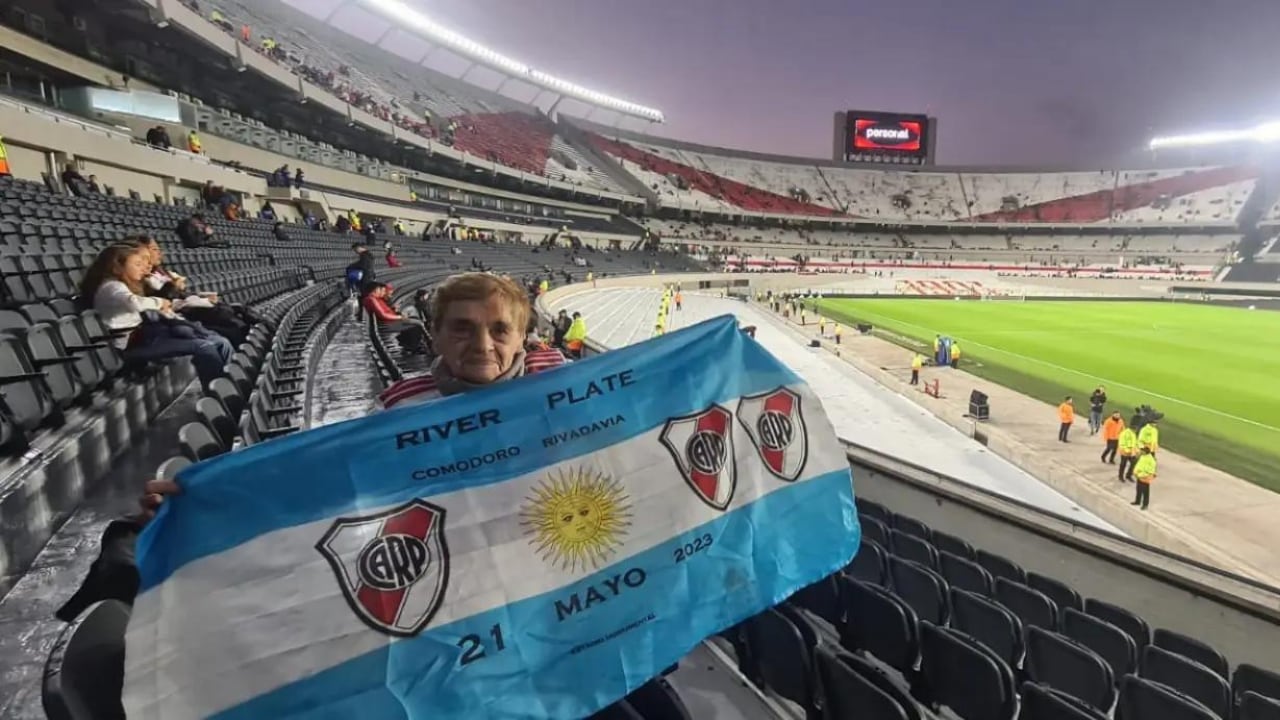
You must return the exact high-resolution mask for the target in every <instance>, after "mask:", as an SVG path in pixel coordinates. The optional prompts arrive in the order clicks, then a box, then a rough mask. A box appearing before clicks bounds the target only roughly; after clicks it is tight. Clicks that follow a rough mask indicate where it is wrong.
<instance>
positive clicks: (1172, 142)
mask: <svg viewBox="0 0 1280 720" xmlns="http://www.w3.org/2000/svg"><path fill="white" fill-rule="evenodd" d="M1236 142H1253V143H1274V142H1280V122H1269V123H1263V124H1261V125H1257V126H1255V127H1251V128H1244V129H1242V130H1215V131H1210V132H1199V133H1190V134H1187V135H1169V136H1166V137H1158V138H1153V139H1152V140H1151V149H1152V150H1159V149H1160V148H1168V147H1194V146H1200V145H1219V144H1222V143H1236Z"/></svg>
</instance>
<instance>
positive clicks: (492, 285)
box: [431, 272, 532, 330]
mask: <svg viewBox="0 0 1280 720" xmlns="http://www.w3.org/2000/svg"><path fill="white" fill-rule="evenodd" d="M495 296H496V297H497V298H498V299H499V300H501V301H502V302H503V303H504V304H505V305H508V306H510V308H511V316H512V321H513V325H514V326H515V327H516V328H519V329H523V328H524V327H525V326H526V325H528V323H529V316H530V315H531V314H532V309H531V308H530V307H529V296H528V295H527V294H525V291H524V288H522V287H520V286H519V285H518V284H516V282H515V281H514V280H512V279H510V278H506V277H498V276H497V275H490V274H488V273H479V272H473V273H461V274H458V275H453V276H451V277H449V278H447V279H446V280H445V281H444V282H442V283H440V285H439V286H438V287H437V288H436V294H435V297H433V298H432V299H431V328H432V330H439V329H440V325H441V323H442V322H443V321H444V313H445V310H446V309H447V308H448V307H449V304H450V303H454V302H462V301H467V300H488V299H489V298H491V297H495Z"/></svg>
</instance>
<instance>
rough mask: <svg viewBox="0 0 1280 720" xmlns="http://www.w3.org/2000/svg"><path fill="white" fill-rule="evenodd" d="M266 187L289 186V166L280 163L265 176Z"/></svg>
mask: <svg viewBox="0 0 1280 720" xmlns="http://www.w3.org/2000/svg"><path fill="white" fill-rule="evenodd" d="M267 186H268V187H289V166H288V165H281V166H280V167H278V168H276V170H275V172H273V173H271V174H270V175H268V176H267Z"/></svg>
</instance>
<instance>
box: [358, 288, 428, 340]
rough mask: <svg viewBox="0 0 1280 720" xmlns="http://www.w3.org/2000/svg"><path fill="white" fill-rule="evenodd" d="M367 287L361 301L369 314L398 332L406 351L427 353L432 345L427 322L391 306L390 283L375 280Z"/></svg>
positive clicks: (389, 328) (381, 324)
mask: <svg viewBox="0 0 1280 720" xmlns="http://www.w3.org/2000/svg"><path fill="white" fill-rule="evenodd" d="M367 288H368V290H367V292H366V293H365V296H364V300H362V301H361V302H362V303H363V304H364V308H365V309H366V310H368V311H369V314H370V315H372V316H373V318H374V319H375V320H377V321H378V326H379V327H381V328H384V329H386V330H387V331H389V332H393V333H397V338H396V340H397V342H399V343H400V347H401V348H402V349H403V350H404V351H405V352H407V353H409V354H412V355H425V354H427V353H428V352H429V351H430V345H429V343H428V335H427V326H426V324H425V323H423V321H422V320H415V319H413V318H410V317H405V316H404V315H402V314H400V313H399V312H397V311H396V309H395V308H393V307H392V306H391V304H390V303H389V301H388V298H389V297H390V295H391V287H390V286H389V285H384V284H383V283H379V282H375V283H371V284H370V285H368V286H367Z"/></svg>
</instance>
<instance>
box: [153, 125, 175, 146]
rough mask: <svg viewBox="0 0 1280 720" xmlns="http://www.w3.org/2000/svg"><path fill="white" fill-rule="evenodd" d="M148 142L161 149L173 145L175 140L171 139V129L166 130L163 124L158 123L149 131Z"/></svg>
mask: <svg viewBox="0 0 1280 720" xmlns="http://www.w3.org/2000/svg"><path fill="white" fill-rule="evenodd" d="M147 144H148V145H150V146H151V147H154V148H159V149H161V150H168V149H169V148H171V147H173V141H171V140H170V139H169V131H168V130H165V129H164V126H163V125H157V126H155V127H153V128H151V129H150V130H148V131H147Z"/></svg>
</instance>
